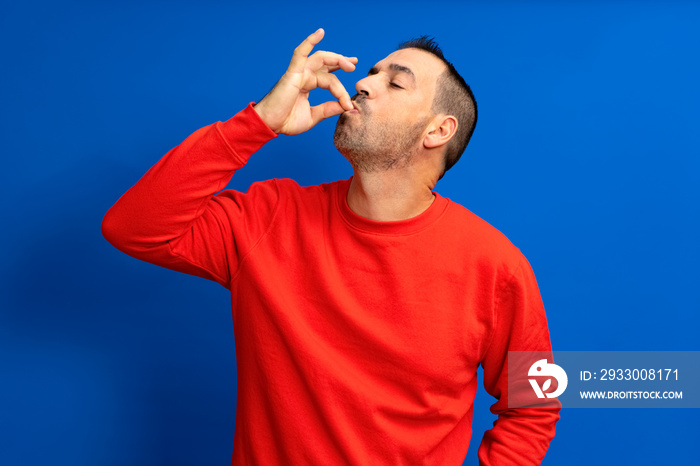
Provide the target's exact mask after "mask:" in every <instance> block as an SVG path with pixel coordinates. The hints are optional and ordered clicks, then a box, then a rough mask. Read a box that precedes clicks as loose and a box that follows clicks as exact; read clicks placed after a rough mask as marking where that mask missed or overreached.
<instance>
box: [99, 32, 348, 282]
mask: <svg viewBox="0 0 700 466" xmlns="http://www.w3.org/2000/svg"><path fill="white" fill-rule="evenodd" d="M322 37H323V30H318V31H316V32H315V33H313V34H311V35H310V36H309V37H308V38H307V39H306V40H304V42H302V44H301V45H300V46H299V47H297V49H296V50H295V52H294V56H293V58H292V60H291V63H290V65H289V69H288V70H287V72H286V73H285V74H284V76H283V77H282V78H281V79H280V81H279V82H278V83H277V84H276V85H275V87H274V88H273V90H272V91H271V92H270V93H269V94H268V95H267V96H265V98H263V100H262V101H261V102H260V103H259V104H258V105H256V106H253V105H249V106H248V107H247V108H246V109H245V110H243V111H241V112H240V113H238V114H237V115H235V116H234V117H233V118H231V119H230V120H228V121H226V122H223V123H222V122H218V123H215V124H213V125H210V126H207V127H204V128H202V129H200V130H198V131H196V132H195V133H193V134H192V135H191V136H189V137H188V138H187V139H186V140H185V141H183V142H182V143H181V144H180V145H179V146H177V147H175V148H174V149H172V150H171V151H169V152H168V153H167V154H166V155H165V156H164V157H163V158H162V159H161V160H160V161H159V162H158V163H157V164H156V165H154V166H153V167H152V168H151V169H150V170H148V172H147V173H146V174H145V175H144V176H143V177H142V178H141V179H140V180H139V181H138V182H137V183H136V184H135V185H134V186H133V187H132V188H131V189H129V190H128V191H127V192H126V193H125V194H124V195H123V196H122V197H121V198H120V199H119V200H118V201H117V202H116V204H115V205H114V206H113V207H112V208H111V209H110V210H109V211H108V212H107V214H106V215H105V217H104V219H103V222H102V232H103V235H104V236H105V238H106V239H107V240H108V241H109V242H110V243H112V244H113V245H114V246H115V247H116V248H118V249H120V250H121V251H123V252H125V253H127V254H129V255H131V256H134V257H136V258H138V259H142V260H145V261H148V262H152V263H155V264H158V265H161V266H164V267H168V268H171V269H175V270H178V271H181V272H185V273H190V274H193V275H198V276H202V277H205V278H208V279H211V280H215V281H217V282H219V283H221V284H222V285H224V286H228V283H229V281H230V276H231V273H232V271H235V269H236V267H237V261H238V257H241V255H243V254H245V253H246V252H247V250H249V248H250V247H251V245H252V244H254V242H255V241H256V240H257V239H258V238H260V236H261V235H262V234H264V232H265V229H266V226H267V225H268V224H269V222H270V221H271V220H272V218H273V217H274V212H275V208H276V205H277V190H276V185H275V183H274V182H266V183H265V182H264V183H256V184H254V185H253V186H251V189H250V190H249V191H248V192H247V193H239V192H236V191H224V192H222V193H220V194H218V195H215V194H216V193H217V192H219V191H221V190H222V189H224V188H225V187H226V185H227V184H228V182H229V181H230V179H231V177H232V176H233V174H234V172H235V171H236V170H238V169H239V168H241V167H242V166H243V165H244V164H245V163H246V162H247V160H248V158H249V157H250V156H251V155H252V154H253V153H254V152H255V151H257V150H258V149H259V148H260V147H262V145H263V144H265V143H266V142H267V141H269V140H270V139H272V138H274V137H275V136H276V135H277V133H283V134H298V133H301V132H303V131H306V130H308V129H310V128H311V127H313V126H314V125H315V124H316V123H318V122H319V121H321V120H322V119H324V118H327V117H330V116H332V115H336V114H338V113H341V112H342V111H343V105H345V106H346V108H347V107H348V106H349V107H350V108H351V107H352V103H351V102H350V97H349V95H348V93H347V92H346V91H345V89H344V88H343V86H342V85H341V84H340V81H338V79H337V77H335V76H334V75H332V74H331V73H332V72H333V71H336V70H338V69H341V68H342V69H344V70H346V71H352V70H353V69H354V63H355V62H357V60H356V59H354V58H347V57H344V56H342V55H338V54H335V53H331V52H316V53H314V54H313V55H311V56H309V53H310V52H311V50H312V49H313V47H314V46H315V45H316V44H317V43H318V42H319V41H320V40H321V38H322ZM317 87H321V88H327V89H329V90H330V91H331V93H332V94H333V95H334V96H335V97H336V98H337V99H339V100H340V101H342V102H343V105H341V104H340V102H338V101H330V102H326V103H323V104H321V105H318V106H315V107H311V106H310V105H309V101H308V94H309V91H311V90H313V89H315V88H317Z"/></svg>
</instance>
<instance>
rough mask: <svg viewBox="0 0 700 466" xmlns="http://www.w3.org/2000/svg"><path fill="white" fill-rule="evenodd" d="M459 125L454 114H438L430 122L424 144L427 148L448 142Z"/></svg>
mask: <svg viewBox="0 0 700 466" xmlns="http://www.w3.org/2000/svg"><path fill="white" fill-rule="evenodd" d="M457 126H458V124H457V118H455V117H453V116H452V115H437V116H436V117H435V119H434V120H433V121H432V123H431V124H430V128H429V130H428V134H426V135H425V138H424V139H423V145H424V146H425V147H426V148H427V149H433V148H435V147H440V146H443V145H445V144H447V143H448V142H449V140H450V139H452V136H454V135H455V133H456V132H457Z"/></svg>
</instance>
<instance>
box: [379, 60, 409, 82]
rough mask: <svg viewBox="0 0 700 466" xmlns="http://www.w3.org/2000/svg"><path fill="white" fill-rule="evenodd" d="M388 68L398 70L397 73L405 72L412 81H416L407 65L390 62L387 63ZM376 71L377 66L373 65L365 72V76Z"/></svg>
mask: <svg viewBox="0 0 700 466" xmlns="http://www.w3.org/2000/svg"><path fill="white" fill-rule="evenodd" d="M389 69H390V70H392V71H396V72H398V73H406V74H407V75H408V76H410V78H411V79H412V80H413V82H415V81H416V75H415V74H413V70H411V68H409V67H407V66H403V65H398V64H396V63H391V64H390V65H389ZM377 73H379V68H377V67H376V66H373V67H372V68H370V70H369V71H368V72H367V76H370V75H373V74H377Z"/></svg>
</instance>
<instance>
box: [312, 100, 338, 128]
mask: <svg viewBox="0 0 700 466" xmlns="http://www.w3.org/2000/svg"><path fill="white" fill-rule="evenodd" d="M344 111H345V109H343V107H341V106H340V104H339V103H338V102H336V101H333V100H332V101H330V102H325V103H322V104H320V105H316V106H314V107H311V121H313V123H314V125H315V124H316V123H318V122H319V121H321V120H325V119H326V118H330V117H332V116H335V115H340V114H341V113H343V112H344Z"/></svg>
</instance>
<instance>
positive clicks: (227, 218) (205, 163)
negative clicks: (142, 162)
mask: <svg viewBox="0 0 700 466" xmlns="http://www.w3.org/2000/svg"><path fill="white" fill-rule="evenodd" d="M276 136H277V135H276V134H275V133H274V132H273V131H272V130H270V129H269V128H268V127H267V125H265V123H264V122H263V121H262V120H261V119H260V117H259V116H258V114H257V113H256V112H255V110H254V109H253V104H252V103H251V104H250V105H248V106H247V107H246V108H245V109H244V110H242V111H241V112H239V113H238V114H236V115H235V116H233V117H232V118H231V119H230V120H228V121H226V122H223V123H222V122H217V123H214V124H213V125H209V126H206V127H204V128H201V129H199V130H198V131H196V132H194V133H193V134H192V135H190V136H189V137H188V138H187V139H185V141H183V142H182V143H181V144H180V145H179V146H177V147H175V148H173V149H172V150H170V151H169V152H168V153H167V154H166V155H165V156H164V157H163V158H162V159H161V160H160V161H159V162H158V163H156V164H155V165H154V166H153V167H151V169H150V170H148V172H147V173H146V174H145V175H144V176H143V177H142V178H141V179H140V180H139V181H138V182H137V183H136V184H135V185H134V186H133V187H132V188H131V189H129V190H128V191H127V192H126V193H125V194H124V195H122V196H121V197H120V198H119V200H118V201H117V202H116V203H115V204H114V206H112V208H110V209H109V211H108V212H107V214H106V215H105V217H104V219H103V221H102V234H103V235H104V237H105V238H106V239H107V241H109V242H110V243H111V244H112V245H113V246H115V247H116V248H117V249H119V250H121V251H123V252H125V253H126V254H129V255H131V256H133V257H136V258H137V259H141V260H144V261H147V262H151V263H154V264H157V265H160V266H163V267H167V268H170V269H173V270H177V271H180V272H185V273H189V274H192V275H197V276H200V277H204V278H207V279H210V280H214V281H216V282H218V283H220V284H222V285H223V286H225V287H227V288H228V286H229V282H230V278H231V275H232V272H235V270H236V268H237V267H238V263H239V261H240V258H241V257H244V256H245V254H246V252H247V251H248V250H249V248H250V247H251V245H253V244H255V242H256V241H257V240H258V239H259V238H260V237H261V236H262V235H263V234H264V232H265V231H266V228H267V226H268V225H269V223H270V222H271V220H272V218H273V216H274V212H275V208H276V205H277V201H278V195H277V185H276V182H274V180H273V181H269V182H262V183H255V184H253V185H251V187H250V189H249V190H248V192H247V193H240V192H237V191H230V190H229V191H224V192H222V193H220V194H218V195H215V194H216V193H217V192H219V191H221V190H222V189H223V188H225V187H226V185H227V183H228V182H229V181H230V180H231V177H232V176H233V174H234V172H235V171H236V170H238V169H239V168H241V167H242V166H243V165H245V163H246V162H247V161H248V158H249V157H250V156H251V155H252V154H253V153H254V152H255V151H257V150H258V149H260V148H261V147H262V146H263V145H264V144H265V143H266V142H267V141H269V140H270V139H272V138H274V137H276Z"/></svg>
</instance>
